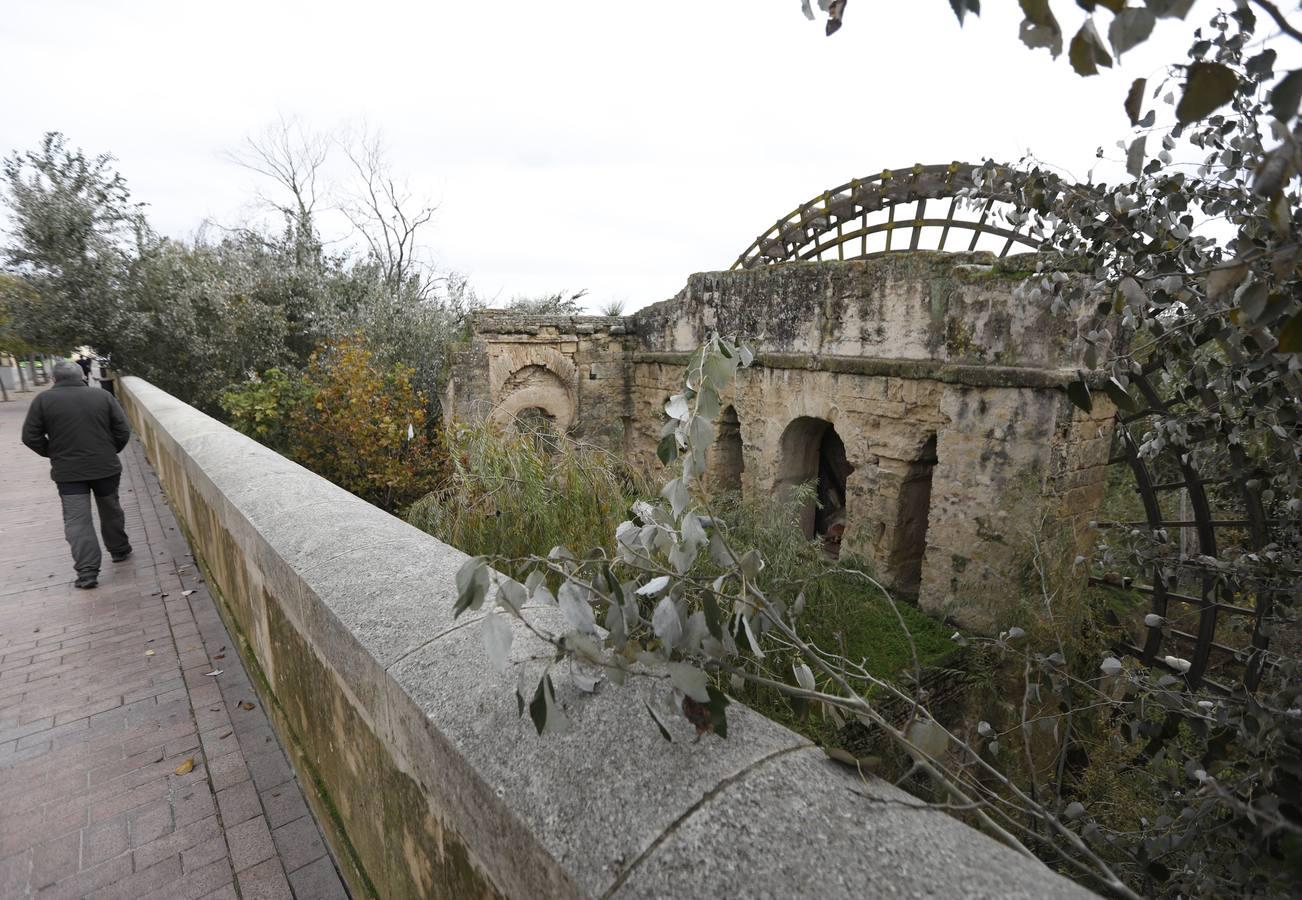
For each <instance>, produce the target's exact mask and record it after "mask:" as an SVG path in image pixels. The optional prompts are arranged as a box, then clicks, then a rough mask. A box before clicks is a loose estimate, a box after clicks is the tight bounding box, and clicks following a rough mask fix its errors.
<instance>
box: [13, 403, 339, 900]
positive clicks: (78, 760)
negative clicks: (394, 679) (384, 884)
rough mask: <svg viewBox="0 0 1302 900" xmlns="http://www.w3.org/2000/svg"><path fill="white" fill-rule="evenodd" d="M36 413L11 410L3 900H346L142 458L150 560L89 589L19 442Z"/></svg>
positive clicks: (134, 484)
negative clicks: (78, 581)
mask: <svg viewBox="0 0 1302 900" xmlns="http://www.w3.org/2000/svg"><path fill="white" fill-rule="evenodd" d="M33 396H34V394H30V393H28V394H16V395H13V394H11V397H15V398H16V399H13V400H10V401H9V402H8V403H4V402H0V898H19V897H23V898H27V897H39V898H47V897H48V898H55V897H91V898H96V900H99V898H110V897H120V898H129V900H136V898H158V900H180V898H213V900H217V898H224V900H225V898H240V897H242V898H246V900H254V898H257V900H263V898H267V900H270V898H291V897H294V898H299V900H308V898H310V900H336V898H346V897H347V894H346V893H345V891H344V888H343V886H342V884H341V882H340V879H339V876H338V874H337V871H336V869H335V865H334V862H333V860H332V859H331V857H330V856H329V854H328V852H327V851H326V848H325V844H324V841H323V840H322V837H321V832H320V830H319V828H318V826H317V824H316V821H315V820H314V819H313V818H312V815H311V813H310V812H309V811H308V807H307V804H306V802H305V801H304V798H303V793H302V790H301V788H300V786H299V784H298V782H297V780H296V779H295V777H294V774H293V772H292V770H291V769H290V766H289V763H288V761H287V760H286V757H285V754H284V751H283V749H282V747H281V746H280V743H279V742H278V739H277V738H276V735H275V734H274V732H273V731H272V730H271V726H270V724H269V722H268V720H267V717H266V715H265V714H264V712H263V710H262V704H261V701H260V700H259V698H258V697H257V696H256V695H255V693H254V691H253V688H252V685H251V684H250V682H249V677H248V675H247V673H246V672H245V671H244V667H243V665H242V664H241V663H240V659H239V656H238V654H237V653H236V652H235V649H234V644H233V642H232V641H231V639H230V637H229V636H228V635H227V632H226V629H225V627H224V626H223V624H222V621H221V619H220V618H219V616H218V614H217V610H216V608H215V607H214V606H213V602H212V598H211V597H210V596H209V594H208V591H207V589H206V587H205V585H204V584H203V582H202V579H201V577H200V575H199V573H198V572H197V571H196V566H195V564H194V560H193V559H192V557H191V556H190V554H189V548H188V546H187V545H186V542H185V539H184V537H183V536H182V534H181V533H180V531H179V529H178V528H177V526H176V522H175V520H174V519H173V517H172V514H171V511H170V510H169V509H168V508H167V503H166V501H165V500H164V499H163V496H162V493H161V491H160V489H159V484H158V480H157V478H156V477H155V476H154V473H153V471H152V470H151V469H150V467H149V464H148V462H147V461H146V460H145V457H144V454H143V453H142V452H141V449H140V445H139V443H138V442H137V441H135V440H134V439H133V440H132V443H131V446H130V447H128V448H127V450H125V451H123V454H122V462H123V469H124V471H123V477H122V506H123V508H124V509H125V510H126V514H127V532H128V533H129V534H130V536H131V543H132V545H133V547H134V548H135V553H134V555H133V556H132V557H131V559H130V560H128V561H126V562H123V563H113V562H111V561H110V560H109V558H108V554H107V553H105V555H104V563H103V568H102V569H101V571H100V583H99V585H100V586H99V587H98V588H97V589H95V590H91V591H79V590H76V589H74V588H73V586H72V581H73V577H74V573H73V569H72V558H71V555H70V554H69V551H68V546H67V544H66V543H65V541H64V539H63V529H62V523H61V521H60V518H59V501H58V497H57V494H56V493H55V488H54V485H53V483H52V482H51V481H50V480H49V469H48V463H47V461H46V460H44V459H41V458H40V457H38V456H36V455H35V454H33V453H31V452H30V451H28V450H27V448H25V447H23V446H22V445H21V443H20V442H19V426H20V425H21V422H22V417H23V415H24V414H25V413H26V409H27V405H28V402H29V401H30V398H31V397H33ZM215 671H220V674H217V675H213V674H210V673H213V672H215ZM190 765H193V768H192V769H190V770H189V771H187V767H188V766H190Z"/></svg>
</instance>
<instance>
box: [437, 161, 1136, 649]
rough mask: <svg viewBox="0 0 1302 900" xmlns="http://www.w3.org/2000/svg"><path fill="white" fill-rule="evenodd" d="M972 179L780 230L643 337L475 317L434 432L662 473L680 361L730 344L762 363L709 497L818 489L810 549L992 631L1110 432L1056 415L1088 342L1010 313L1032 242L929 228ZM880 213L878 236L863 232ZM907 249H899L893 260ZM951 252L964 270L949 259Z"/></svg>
mask: <svg viewBox="0 0 1302 900" xmlns="http://www.w3.org/2000/svg"><path fill="white" fill-rule="evenodd" d="M970 171H971V170H969V169H964V168H956V167H932V169H922V168H921V167H915V169H913V170H906V171H905V172H904V173H883V176H881V177H880V178H878V179H874V180H869V181H866V182H859V181H856V182H851V183H850V185H846V186H843V188H841V189H837V190H835V191H832V192H828V193H826V194H823V195H821V197H820V198H816V199H815V200H814V201H811V203H810V204H806V206H805V207H802V208H801V209H798V210H797V211H796V212H795V213H793V214H792V215H791V216H789V217H788V218H787V219H785V220H781V221H779V223H778V224H777V225H775V226H774V228H773V229H771V230H770V232H769V233H768V234H767V235H765V236H762V237H761V238H760V239H758V240H757V241H756V243H755V244H754V245H752V249H751V250H750V251H748V252H747V253H745V254H743V255H742V257H741V258H740V259H739V260H738V263H737V265H736V266H735V267H734V269H733V270H731V271H726V272H710V273H702V274H697V275H693V276H691V277H690V278H689V279H688V282H687V286H686V287H685V288H684V289H683V290H682V291H681V292H680V293H679V294H678V295H677V296H676V297H674V298H673V299H670V300H666V301H664V302H661V303H657V304H655V305H652V306H649V307H646V308H644V309H642V310H640V311H638V312H637V313H635V314H633V315H629V316H622V317H604V316H546V315H543V316H539V315H514V314H511V313H508V312H502V311H495V310H487V311H482V312H479V313H477V314H475V315H474V316H473V318H472V322H471V337H470V339H469V341H468V342H467V343H466V344H465V345H464V346H463V347H461V348H460V349H459V350H458V351H457V352H456V353H455V354H454V356H453V362H452V372H451V379H450V383H449V387H448V395H447V397H446V401H445V402H446V407H445V408H446V409H447V410H448V411H449V412H450V414H451V415H452V416H453V417H454V418H456V419H459V420H463V421H465V420H480V419H484V418H488V419H492V420H495V421H499V422H502V423H503V424H508V425H509V424H510V423H512V422H514V421H516V420H517V419H518V418H520V417H534V418H535V419H537V420H541V421H544V422H546V423H549V425H550V426H552V427H554V428H556V429H557V430H559V431H563V432H565V433H568V434H570V435H572V436H574V437H576V438H578V439H581V440H584V441H588V442H591V443H594V444H597V445H600V446H603V447H605V448H608V449H609V450H611V451H613V452H615V453H617V454H619V455H621V456H622V457H623V459H624V460H625V461H626V462H627V463H628V464H629V465H630V466H632V467H633V468H634V469H635V470H638V471H643V472H648V473H654V472H656V471H658V469H659V465H660V464H659V462H658V460H657V458H656V445H657V443H658V441H659V438H660V429H661V426H662V424H663V423H664V421H665V416H664V411H663V410H664V404H665V402H666V401H667V400H668V398H669V396H670V395H671V394H674V393H677V392H678V391H680V390H681V385H682V374H683V368H684V367H685V365H686V363H687V361H688V359H689V357H690V356H691V354H692V353H693V352H694V351H695V350H696V349H697V348H698V347H699V346H700V344H701V343H702V341H703V340H704V339H705V338H706V337H707V336H708V335H709V334H710V333H711V332H713V331H717V332H719V333H721V334H724V335H736V336H737V337H739V338H741V339H743V340H745V341H747V343H749V344H750V345H751V346H752V347H753V348H754V350H755V351H756V360H755V363H754V365H753V366H751V367H750V368H749V369H746V370H742V371H741V372H740V373H739V377H738V380H737V382H736V384H735V386H734V387H733V389H732V390H731V392H730V395H729V396H726V397H725V398H724V403H725V410H724V413H723V417H722V420H721V422H720V429H719V436H718V439H717V440H716V443H715V445H714V447H713V448H712V451H711V458H710V463H709V465H710V470H709V473H708V478H709V479H710V480H711V481H712V483H713V484H714V485H715V486H716V487H720V488H729V489H739V490H741V491H742V492H743V494H747V493H752V494H753V493H755V492H759V493H770V492H772V493H778V494H782V493H784V492H787V491H790V490H791V488H793V487H794V486H796V485H801V484H805V483H811V484H812V485H813V486H814V488H815V494H816V500H812V501H810V502H809V503H808V504H807V506H806V508H805V509H804V510H803V512H802V514H801V523H800V524H801V527H802V528H803V530H804V533H805V535H806V536H807V537H809V538H811V539H814V538H820V539H822V540H823V542H824V545H825V546H826V547H827V548H828V549H829V552H833V553H836V552H839V553H840V554H841V555H854V556H858V557H863V558H865V559H867V560H868V561H870V563H871V564H872V566H873V567H874V569H875V571H876V574H877V576H878V577H879V578H880V579H882V580H883V582H884V583H885V584H887V585H888V586H890V587H891V588H892V589H894V590H895V591H896V592H898V593H900V594H902V595H905V596H909V597H912V598H916V600H917V601H918V602H919V604H920V605H921V606H922V607H923V608H924V609H926V610H927V611H928V612H930V613H932V614H934V615H940V616H946V617H950V618H952V619H953V620H954V621H956V622H958V623H959V624H962V625H964V626H966V627H968V628H972V629H974V630H978V631H989V630H990V629H993V628H996V627H998V626H999V624H1000V616H1001V610H1003V609H1006V604H1007V600H1008V598H1009V597H1015V596H1017V592H1016V585H1015V582H1016V581H1017V579H1018V578H1019V577H1020V574H1019V571H1018V570H1019V568H1020V567H1021V565H1022V564H1023V562H1024V561H1025V548H1026V545H1027V538H1028V535H1029V533H1030V531H1032V530H1034V529H1039V528H1041V527H1043V524H1044V523H1045V522H1046V521H1048V520H1052V521H1053V522H1056V523H1060V524H1063V525H1065V526H1066V527H1067V528H1068V530H1069V533H1071V534H1073V536H1074V539H1075V540H1076V541H1077V542H1078V544H1080V545H1081V546H1082V547H1083V545H1084V544H1085V543H1086V541H1087V539H1088V528H1087V527H1086V522H1087V521H1088V520H1089V519H1091V518H1093V514H1094V512H1095V510H1096V509H1097V508H1098V505H1099V503H1100V501H1101V499H1102V495H1103V491H1104V488H1105V486H1106V480H1107V464H1108V459H1109V452H1110V447H1111V441H1112V428H1113V424H1112V423H1113V413H1114V410H1113V409H1112V408H1111V407H1110V405H1109V404H1108V403H1106V402H1096V403H1095V406H1094V411H1093V412H1092V413H1088V414H1087V413H1084V412H1082V411H1081V410H1080V409H1078V408H1077V407H1075V406H1074V405H1073V404H1072V403H1071V402H1070V401H1069V400H1068V398H1067V394H1066V391H1065V387H1066V385H1067V384H1068V383H1069V382H1071V381H1073V380H1075V379H1076V378H1077V377H1078V373H1079V372H1080V371H1081V370H1083V369H1085V368H1086V367H1085V365H1084V362H1083V360H1082V356H1081V354H1080V351H1079V350H1078V349H1077V345H1078V343H1079V342H1078V340H1077V337H1078V334H1079V333H1080V332H1081V331H1082V330H1085V329H1088V327H1089V323H1088V322H1087V321H1077V320H1073V319H1072V318H1070V317H1067V316H1063V315H1062V314H1056V313H1051V312H1050V311H1049V310H1048V309H1046V308H1041V307H1040V306H1037V305H1033V304H1031V303H1029V302H1025V301H1022V300H1019V299H1018V296H1017V295H1016V294H1015V290H1014V289H1015V288H1016V287H1017V285H1019V284H1020V283H1022V282H1023V281H1024V280H1025V279H1026V277H1027V276H1028V275H1029V274H1031V273H1032V272H1033V271H1034V269H1035V265H1036V256H1035V254H1034V253H1028V254H1018V255H1010V254H1009V250H1010V249H1012V247H1013V246H1014V245H1015V244H1021V245H1022V246H1023V247H1027V246H1029V247H1031V248H1032V249H1033V247H1034V243H1033V241H1031V240H1030V239H1029V238H1028V237H1026V236H1025V235H1018V234H1016V232H1014V231H1012V230H1010V229H1008V228H1004V227H1003V226H999V225H996V224H993V223H990V222H989V213H990V210H991V205H990V204H989V203H987V204H986V207H985V212H984V213H983V214H982V218H981V219H980V220H979V221H972V220H962V219H960V218H958V213H957V209H958V204H957V203H954V202H951V203H950V204H949V210H948V213H947V216H946V217H945V218H944V219H939V218H938V219H931V218H928V217H927V215H926V213H925V204H926V201H927V200H928V199H931V200H932V201H933V202H935V200H936V198H937V197H945V196H950V197H952V195H953V194H954V193H955V192H956V190H957V189H958V188H959V187H961V186H963V185H964V184H967V185H970V184H971V175H970ZM937 173H938V174H937ZM929 174H931V175H933V176H935V177H932V178H931V179H930V180H928V178H927V176H928V175H929ZM892 175H894V176H895V183H893V184H892V183H890V182H891V178H890V177H889V176H892ZM965 179H966V180H965ZM903 182H907V183H903ZM865 185H867V188H865ZM874 192H875V193H874ZM844 197H848V198H850V201H852V202H850V201H846V200H844V199H843V198H844ZM847 202H848V205H847ZM906 203H907V204H910V208H909V214H908V215H906V216H899V215H897V214H898V213H899V211H900V209H901V208H902V207H903V205H904V204H906ZM838 204H839V205H838ZM838 209H839V210H840V212H841V213H842V214H840V215H838V213H837V210H838ZM883 210H886V211H887V212H888V214H889V215H890V219H889V221H888V223H887V225H888V226H889V227H882V224H881V223H875V222H874V219H873V214H874V213H880V212H881V211H883ZM793 223H794V224H793ZM851 226H855V227H851ZM905 229H908V230H909V231H910V232H911V234H909V235H908V236H907V237H908V246H907V247H905V246H902V244H903V239H901V240H900V242H899V243H897V244H896V246H894V247H892V246H891V245H892V238H899V237H900V235H901V233H902V232H903V231H904V230H905ZM928 229H932V230H937V229H940V230H943V233H942V235H941V236H940V237H939V246H935V243H936V241H935V238H934V237H933V239H932V244H933V246H932V247H931V248H930V249H926V246H925V234H926V231H927V230H928ZM959 232H962V233H963V234H964V236H965V240H964V243H967V241H966V236H967V235H968V233H971V242H970V246H966V247H963V248H961V249H960V250H958V251H957V252H949V251H948V250H947V248H946V247H945V243H946V239H947V237H949V236H950V235H951V234H954V233H959ZM883 233H884V234H885V235H886V237H885V247H884V248H883V247H881V245H880V243H878V244H877V245H875V246H874V245H873V244H872V243H871V242H870V240H869V238H877V239H880V237H881V235H882V234H883ZM829 235H831V236H832V237H831V238H830V239H829V237H828V236H829ZM979 238H980V239H989V238H993V239H994V241H995V245H994V246H993V247H991V248H990V249H985V248H983V247H980V246H977V245H978V239H979ZM847 251H850V252H847ZM829 257H830V258H829ZM1046 517H1048V518H1047V519H1046Z"/></svg>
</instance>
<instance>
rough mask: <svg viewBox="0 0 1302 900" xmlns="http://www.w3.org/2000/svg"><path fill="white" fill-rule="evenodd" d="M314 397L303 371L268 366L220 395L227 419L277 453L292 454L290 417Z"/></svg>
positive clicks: (240, 430) (313, 391)
mask: <svg viewBox="0 0 1302 900" xmlns="http://www.w3.org/2000/svg"><path fill="white" fill-rule="evenodd" d="M315 398H316V387H315V386H314V385H313V384H312V383H311V382H309V381H308V380H307V379H306V378H304V377H303V376H302V375H298V374H290V373H286V372H284V371H282V370H280V369H268V370H267V371H266V372H264V373H262V377H260V378H257V377H255V378H252V379H250V380H248V381H246V382H244V383H242V384H237V385H235V386H233V387H231V388H229V389H228V390H226V391H225V392H224V393H223V394H222V395H221V399H220V404H221V409H222V412H223V413H225V415H226V422H227V424H228V425H230V426H231V427H232V428H234V429H235V430H236V431H239V432H242V433H243V434H247V435H248V436H249V437H251V438H253V439H254V440H255V441H258V442H259V443H261V444H264V445H266V446H267V447H270V448H271V449H272V450H275V451H276V452H277V453H280V454H283V455H285V456H289V457H292V456H293V455H294V443H295V441H294V432H293V429H292V427H291V424H290V423H291V420H292V419H293V417H294V416H295V415H297V414H299V412H300V411H301V410H303V409H304V408H306V407H307V406H309V405H311V404H312V403H313V402H314V401H315Z"/></svg>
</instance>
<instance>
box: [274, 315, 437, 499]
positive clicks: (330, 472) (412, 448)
mask: <svg viewBox="0 0 1302 900" xmlns="http://www.w3.org/2000/svg"><path fill="white" fill-rule="evenodd" d="M411 374H412V373H411V369H409V368H407V367H405V366H401V365H399V366H392V367H389V368H382V367H380V366H379V365H377V364H376V362H375V360H374V357H373V355H372V354H371V352H370V351H369V350H368V349H367V347H366V345H365V343H364V342H362V341H360V340H344V341H340V342H337V343H334V344H330V345H326V346H324V347H323V348H322V349H320V350H318V351H317V352H316V353H314V354H313V355H312V358H311V360H310V362H309V364H308V367H307V371H306V373H305V374H304V379H305V380H306V382H307V383H308V386H307V388H306V389H304V391H303V393H302V394H301V395H300V396H302V397H303V398H306V399H307V400H308V402H306V403H303V404H301V405H300V406H298V407H297V409H295V410H294V412H293V413H292V415H291V416H290V419H289V424H288V430H289V433H290V435H291V437H290V447H291V449H292V456H293V458H294V459H295V460H296V461H298V462H299V463H301V464H302V465H304V466H307V467H308V468H309V469H311V470H312V471H314V472H316V473H317V474H318V475H321V476H322V477H324V478H328V479H330V480H331V481H333V482H334V483H335V484H337V485H339V486H340V487H342V488H344V489H345V490H348V491H351V492H352V493H354V494H356V495H357V496H359V497H361V498H362V499H363V500H367V501H369V502H371V503H374V504H375V505H376V506H378V507H380V508H381V509H385V510H388V511H389V512H392V513H401V512H402V511H404V510H405V509H406V508H407V507H408V506H410V505H411V504H412V503H413V502H415V501H416V500H417V499H419V498H420V497H422V496H424V495H425V494H427V493H428V492H429V491H430V490H432V489H433V488H434V487H435V486H437V485H438V484H441V483H442V480H443V477H444V470H445V456H444V453H443V449H442V447H441V446H440V445H439V443H438V442H437V441H435V440H432V439H431V438H430V437H429V431H430V424H431V423H430V420H429V413H428V408H429V407H428V401H427V400H426V398H425V397H424V396H423V395H422V394H421V393H420V392H419V391H417V390H416V389H415V387H414V386H413V385H412V381H411ZM287 393H288V394H289V395H290V396H291V397H292V396H293V395H294V391H293V389H290V390H289V391H288V392H287Z"/></svg>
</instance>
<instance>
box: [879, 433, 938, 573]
mask: <svg viewBox="0 0 1302 900" xmlns="http://www.w3.org/2000/svg"><path fill="white" fill-rule="evenodd" d="M935 470H936V436H935V435H934V434H933V435H931V436H930V437H929V438H927V440H926V442H925V443H924V444H923V445H922V449H921V450H920V451H918V456H917V458H916V459H915V460H914V461H913V462H912V463H910V464H909V471H908V474H907V475H905V477H904V484H903V485H901V487H900V504H899V508H898V509H897V511H896V517H895V542H894V545H893V546H892V547H891V555H890V562H889V565H890V570H891V576H892V580H893V582H894V587H895V589H896V590H897V591H899V592H901V593H905V594H915V595H916V594H917V592H918V586H919V585H920V584H921V583H922V562H923V558H924V557H925V556H926V553H927V520H928V516H929V515H930V513H931V476H932V474H933V473H934V472H935Z"/></svg>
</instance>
